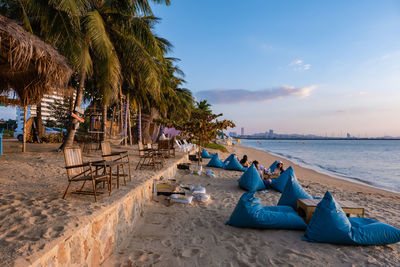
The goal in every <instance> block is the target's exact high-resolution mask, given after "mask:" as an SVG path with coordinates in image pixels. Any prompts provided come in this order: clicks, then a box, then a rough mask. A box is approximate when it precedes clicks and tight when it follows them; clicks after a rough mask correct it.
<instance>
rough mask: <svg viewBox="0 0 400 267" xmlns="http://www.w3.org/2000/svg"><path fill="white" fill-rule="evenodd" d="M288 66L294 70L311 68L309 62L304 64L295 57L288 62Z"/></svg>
mask: <svg viewBox="0 0 400 267" xmlns="http://www.w3.org/2000/svg"><path fill="white" fill-rule="evenodd" d="M289 66H290V67H292V68H293V70H294V71H303V70H309V69H310V68H311V64H304V61H303V60H302V59H296V60H294V61H292V62H290V63H289Z"/></svg>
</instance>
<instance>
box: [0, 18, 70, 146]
mask: <svg viewBox="0 0 400 267" xmlns="http://www.w3.org/2000/svg"><path fill="white" fill-rule="evenodd" d="M71 75H72V69H71V68H70V67H69V66H68V64H67V62H66V60H65V58H64V57H63V56H62V55H60V54H59V53H58V51H57V50H56V49H54V48H53V47H52V46H51V45H49V44H47V43H45V42H43V41H42V40H40V39H39V38H38V37H37V36H35V35H33V34H31V33H29V32H27V31H25V30H24V28H23V27H21V26H20V25H18V24H17V23H16V22H14V21H13V20H10V19H8V18H6V17H4V16H1V15H0V102H2V103H4V104H6V105H20V106H22V107H24V109H25V121H24V123H25V122H26V110H27V106H28V105H34V104H37V103H39V102H40V101H41V99H42V97H43V95H44V94H49V93H51V92H53V91H54V90H57V91H63V90H68V89H67V84H68V81H69V79H70V77H71ZM10 91H12V92H14V93H15V98H13V99H10V98H9V92H10ZM25 139H26V131H25V127H24V141H23V149H22V151H25Z"/></svg>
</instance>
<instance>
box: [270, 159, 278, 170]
mask: <svg viewBox="0 0 400 267" xmlns="http://www.w3.org/2000/svg"><path fill="white" fill-rule="evenodd" d="M276 165H278V161H277V160H275V161H274V163H272V164H271V166H269V170H270V171H271V172H273V171H274V170H275V168H276Z"/></svg>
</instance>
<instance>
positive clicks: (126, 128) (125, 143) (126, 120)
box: [124, 100, 128, 146]
mask: <svg viewBox="0 0 400 267" xmlns="http://www.w3.org/2000/svg"><path fill="white" fill-rule="evenodd" d="M127 103H128V100H126V101H125V118H124V126H125V127H124V137H125V139H124V145H125V146H127V145H128V104H127Z"/></svg>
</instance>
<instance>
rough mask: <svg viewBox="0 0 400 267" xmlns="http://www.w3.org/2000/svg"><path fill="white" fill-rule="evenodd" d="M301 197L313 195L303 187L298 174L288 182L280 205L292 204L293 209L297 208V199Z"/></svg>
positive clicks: (279, 202)
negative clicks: (297, 176) (298, 179)
mask: <svg viewBox="0 0 400 267" xmlns="http://www.w3.org/2000/svg"><path fill="white" fill-rule="evenodd" d="M299 198H312V197H311V196H310V195H309V194H308V193H307V192H306V191H305V190H304V189H303V187H301V185H300V184H299V182H298V181H297V179H296V176H295V175H293V176H292V177H290V178H289V180H288V181H287V183H286V186H285V189H284V190H283V192H282V195H281V198H280V199H279V201H278V206H291V207H292V208H293V209H295V210H297V200H298V199H299Z"/></svg>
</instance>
